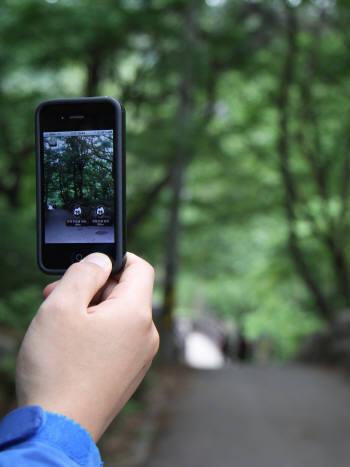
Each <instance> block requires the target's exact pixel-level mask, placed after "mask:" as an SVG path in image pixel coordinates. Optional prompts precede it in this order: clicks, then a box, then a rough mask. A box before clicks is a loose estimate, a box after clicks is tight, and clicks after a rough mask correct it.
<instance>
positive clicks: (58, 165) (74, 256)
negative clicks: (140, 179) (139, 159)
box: [35, 97, 126, 274]
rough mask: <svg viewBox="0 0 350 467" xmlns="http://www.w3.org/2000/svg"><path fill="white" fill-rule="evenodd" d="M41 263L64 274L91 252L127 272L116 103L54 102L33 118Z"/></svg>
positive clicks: (121, 119)
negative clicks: (109, 259) (98, 253)
mask: <svg viewBox="0 0 350 467" xmlns="http://www.w3.org/2000/svg"><path fill="white" fill-rule="evenodd" d="M35 130H36V131H35V133H36V162H37V164H36V167H37V170H36V175H37V238H38V264H39V267H40V269H41V270H42V271H44V272H45V273H48V274H62V273H64V271H65V270H66V269H67V268H68V267H69V266H70V265H71V264H72V263H74V262H78V261H81V260H82V259H83V258H84V257H85V256H86V255H88V254H90V253H93V252H96V251H98V252H102V253H105V254H107V255H108V256H109V257H110V258H111V260H112V263H113V270H112V272H113V273H116V272H118V271H120V270H121V269H122V267H123V265H124V261H125V253H126V239H125V237H126V235H125V111H124V108H123V106H122V105H121V104H120V103H119V102H118V101H117V100H115V99H113V98H111V97H86V98H79V99H54V100H49V101H45V102H42V103H41V104H40V105H39V106H38V107H37V109H36V114H35Z"/></svg>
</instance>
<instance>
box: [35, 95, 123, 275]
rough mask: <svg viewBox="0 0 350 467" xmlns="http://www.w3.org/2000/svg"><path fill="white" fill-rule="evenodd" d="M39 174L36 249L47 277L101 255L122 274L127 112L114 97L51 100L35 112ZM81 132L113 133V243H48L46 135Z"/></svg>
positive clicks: (40, 264) (39, 263) (115, 270)
mask: <svg viewBox="0 0 350 467" xmlns="http://www.w3.org/2000/svg"><path fill="white" fill-rule="evenodd" d="M69 115H85V118H84V120H82V121H77V120H74V119H69V118H68V116H69ZM61 116H64V117H65V118H63V119H61V118H60V117H61ZM35 126H36V132H35V134H36V161H37V164H36V174H37V239H38V241H37V249H38V265H39V267H40V269H41V270H42V271H44V272H45V273H47V274H63V273H64V272H65V270H66V269H67V268H68V267H69V266H70V264H72V263H73V262H76V261H78V260H79V259H78V256H76V255H78V254H81V255H82V256H86V255H87V254H89V253H92V252H94V251H100V252H103V253H106V254H108V255H109V256H110V258H111V259H112V262H113V271H112V272H113V273H116V272H118V271H120V270H121V268H122V267H123V265H124V262H125V253H126V238H125V237H126V235H125V111H124V108H123V106H122V105H121V104H120V103H119V102H118V101H117V100H116V99H113V98H111V97H85V98H76V99H52V100H49V101H45V102H42V103H41V104H40V105H39V106H38V107H37V109H36V117H35ZM77 129H78V130H79V129H85V130H88V129H91V130H98V129H113V130H114V167H113V175H114V180H115V206H114V228H115V230H114V238H115V242H114V243H55V244H50V243H45V242H44V238H45V237H44V228H45V226H44V213H45V211H44V209H45V207H44V206H43V189H44V186H43V180H44V179H43V132H44V131H69V130H77Z"/></svg>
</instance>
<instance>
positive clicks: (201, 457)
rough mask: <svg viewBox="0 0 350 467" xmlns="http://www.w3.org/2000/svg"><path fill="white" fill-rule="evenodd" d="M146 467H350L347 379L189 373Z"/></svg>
mask: <svg viewBox="0 0 350 467" xmlns="http://www.w3.org/2000/svg"><path fill="white" fill-rule="evenodd" d="M163 425H164V426H163V427H162V429H161V430H160V433H159V435H158V438H157V439H156V442H155V445H154V448H153V450H152V453H151V457H150V459H149V461H148V462H147V464H145V467H228V466H229V467H314V466H315V467H333V466H334V467H348V466H349V465H350V380H349V379H348V378H347V377H345V376H343V375H341V374H338V373H336V372H335V371H331V370H326V369H325V370H323V369H315V368H309V367H303V366H286V367H256V366H245V367H238V366H237V367H233V368H225V369H223V370H218V371H191V372H190V373H189V374H188V376H187V378H186V381H185V384H184V387H183V388H182V390H181V392H180V393H179V394H177V396H176V398H175V399H174V400H173V401H171V403H170V404H169V408H168V414H167V416H166V420H165V421H164V424H163Z"/></svg>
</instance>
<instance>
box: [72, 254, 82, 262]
mask: <svg viewBox="0 0 350 467" xmlns="http://www.w3.org/2000/svg"><path fill="white" fill-rule="evenodd" d="M83 257H84V255H83V254H82V253H80V252H78V253H73V255H72V260H73V263H79V261H81V260H82V259H83Z"/></svg>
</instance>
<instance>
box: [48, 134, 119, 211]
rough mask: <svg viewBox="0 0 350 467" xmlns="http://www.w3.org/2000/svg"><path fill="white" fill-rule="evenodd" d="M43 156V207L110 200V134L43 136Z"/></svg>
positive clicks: (111, 195) (111, 148)
mask: <svg viewBox="0 0 350 467" xmlns="http://www.w3.org/2000/svg"><path fill="white" fill-rule="evenodd" d="M44 158H45V160H44V187H45V188H44V202H45V206H48V205H52V206H54V207H57V208H64V209H69V208H71V207H72V204H74V202H79V203H81V204H85V205H87V206H91V205H96V203H103V204H107V205H108V204H110V203H111V202H112V200H113V196H114V180H113V175H112V165H113V136H112V134H103V135H93V136H90V135H89V136H86V135H83V136H49V137H45V139H44Z"/></svg>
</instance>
